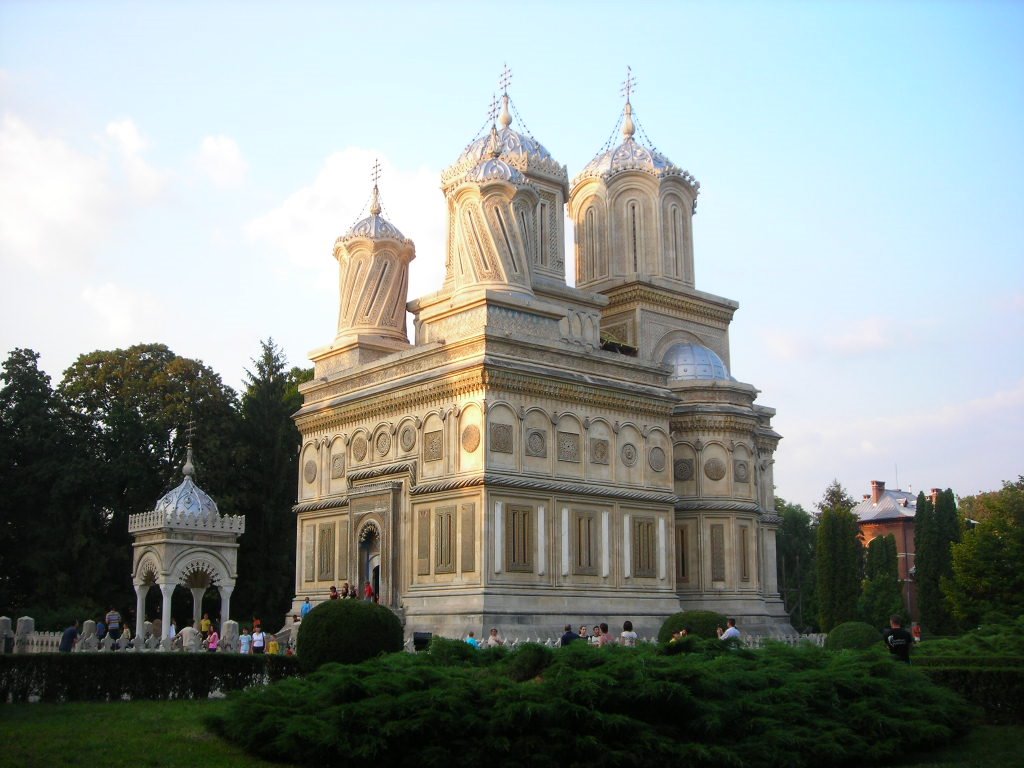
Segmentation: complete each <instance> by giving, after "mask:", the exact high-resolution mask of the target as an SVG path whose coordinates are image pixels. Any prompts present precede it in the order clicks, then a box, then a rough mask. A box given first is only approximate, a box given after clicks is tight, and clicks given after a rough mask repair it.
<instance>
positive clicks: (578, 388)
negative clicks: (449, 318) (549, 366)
mask: <svg viewBox="0 0 1024 768" xmlns="http://www.w3.org/2000/svg"><path fill="white" fill-rule="evenodd" d="M484 383H485V385H486V386H487V388H488V390H490V389H496V390H499V391H501V392H509V393H514V394H517V395H532V396H534V397H540V398H550V399H553V400H559V401H561V402H570V403H581V404H583V403H585V404H587V405H589V406H593V407H595V408H610V409H613V410H624V411H629V412H631V413H642V414H645V415H648V416H655V417H658V418H666V417H668V416H669V415H670V414H671V412H672V403H671V401H670V400H669V399H668V398H662V397H658V396H656V395H654V394H651V395H647V396H645V395H643V394H640V393H639V392H638V391H637V390H635V389H634V390H629V389H627V388H626V387H625V386H623V387H622V388H621V389H619V390H609V388H608V386H601V385H598V386H590V385H587V384H583V383H581V382H579V381H566V380H558V379H552V378H541V377H533V376H524V375H523V373H522V372H521V371H516V370H506V369H500V368H490V367H489V368H487V369H486V370H485V371H484Z"/></svg>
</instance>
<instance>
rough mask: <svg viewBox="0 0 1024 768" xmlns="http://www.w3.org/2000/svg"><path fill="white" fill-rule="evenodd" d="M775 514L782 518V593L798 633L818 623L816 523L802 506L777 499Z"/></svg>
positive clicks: (780, 554)
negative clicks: (815, 555)
mask: <svg viewBox="0 0 1024 768" xmlns="http://www.w3.org/2000/svg"><path fill="white" fill-rule="evenodd" d="M775 511H776V512H777V513H778V515H779V516H780V517H781V518H782V524H781V525H780V526H779V536H778V543H779V546H778V555H777V563H778V572H779V592H780V593H781V594H782V599H783V601H784V602H785V605H786V611H787V613H789V620H790V622H791V623H792V625H793V626H794V627H796V628H797V629H801V630H802V629H806V628H808V626H809V625H810V624H816V623H817V608H816V607H815V605H814V597H815V579H816V575H815V564H814V549H815V532H814V527H813V522H814V521H813V519H812V518H811V515H810V513H809V512H807V510H805V509H804V508H803V507H802V506H800V505H799V504H790V503H788V502H787V501H786V500H785V499H782V498H779V497H776V499H775Z"/></svg>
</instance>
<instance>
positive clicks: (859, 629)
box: [825, 621, 882, 651]
mask: <svg viewBox="0 0 1024 768" xmlns="http://www.w3.org/2000/svg"><path fill="white" fill-rule="evenodd" d="M881 644H882V633H881V632H880V631H878V630H877V629H875V628H874V627H872V626H871V625H870V624H865V623H864V622H863V621H848V622H846V623H845V624H840V625H839V626H838V627H836V628H835V629H833V630H832V631H831V632H829V633H828V637H827V638H825V647H826V648H827V649H828V650H830V651H847V650H854V651H863V650H866V649H868V648H875V647H881Z"/></svg>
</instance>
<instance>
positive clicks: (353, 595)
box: [302, 581, 377, 617]
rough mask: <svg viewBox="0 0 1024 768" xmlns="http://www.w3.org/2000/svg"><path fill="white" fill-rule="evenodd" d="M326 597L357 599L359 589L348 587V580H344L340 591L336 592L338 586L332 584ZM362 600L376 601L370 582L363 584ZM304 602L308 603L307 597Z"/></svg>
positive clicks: (375, 594)
mask: <svg viewBox="0 0 1024 768" xmlns="http://www.w3.org/2000/svg"><path fill="white" fill-rule="evenodd" d="M327 597H328V599H330V600H348V599H352V600H358V599H359V589H358V586H353V587H349V585H348V582H347V581H346V582H345V583H344V584H342V585H341V592H338V588H337V587H336V586H334V585H333V584H332V585H331V590H330V592H329V593H328V595H327ZM363 600H365V601H366V602H368V603H376V602H377V593H376V592H375V591H374V589H373V584H371V583H370V582H366V584H365V585H363ZM306 603H307V604H308V603H309V598H308V597H307V598H306ZM303 608H304V609H305V605H303ZM310 608H312V606H310ZM302 615H303V617H305V615H306V614H305V613H303V614H302Z"/></svg>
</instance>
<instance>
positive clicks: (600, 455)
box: [590, 437, 608, 464]
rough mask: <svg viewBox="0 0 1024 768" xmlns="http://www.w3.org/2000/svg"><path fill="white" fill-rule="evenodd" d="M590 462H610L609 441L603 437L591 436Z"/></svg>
mask: <svg viewBox="0 0 1024 768" xmlns="http://www.w3.org/2000/svg"><path fill="white" fill-rule="evenodd" d="M590 463H591V464H607V463H608V441H607V440H605V439H604V438H603V437H592V438H590Z"/></svg>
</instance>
